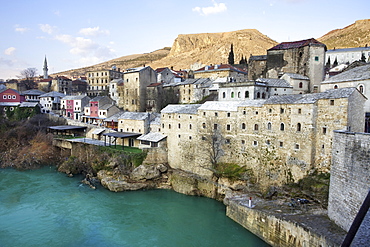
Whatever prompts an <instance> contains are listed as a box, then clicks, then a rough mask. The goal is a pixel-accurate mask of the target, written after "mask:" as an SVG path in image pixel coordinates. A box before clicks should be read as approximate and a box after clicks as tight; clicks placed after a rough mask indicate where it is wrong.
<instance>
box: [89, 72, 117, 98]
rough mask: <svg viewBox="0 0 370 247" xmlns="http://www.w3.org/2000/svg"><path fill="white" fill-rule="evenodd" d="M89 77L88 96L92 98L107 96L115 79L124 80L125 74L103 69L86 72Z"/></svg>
mask: <svg viewBox="0 0 370 247" xmlns="http://www.w3.org/2000/svg"><path fill="white" fill-rule="evenodd" d="M86 77H87V83H88V88H87V95H88V96H90V97H94V96H99V95H100V96H102V95H107V94H108V91H109V82H110V81H112V80H114V79H122V78H123V73H122V72H121V71H120V69H116V68H115V67H113V68H112V69H102V70H94V71H88V72H86Z"/></svg>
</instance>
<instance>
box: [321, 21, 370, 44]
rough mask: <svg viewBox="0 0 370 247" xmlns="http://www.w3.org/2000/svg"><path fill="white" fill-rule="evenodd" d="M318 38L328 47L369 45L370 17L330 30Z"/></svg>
mask: <svg viewBox="0 0 370 247" xmlns="http://www.w3.org/2000/svg"><path fill="white" fill-rule="evenodd" d="M318 40H319V41H320V42H322V43H324V44H326V46H327V47H328V49H334V48H337V49H341V48H352V47H364V46H369V45H370V19H365V20H358V21H356V22H355V23H353V24H351V25H349V26H347V27H345V28H342V29H336V30H333V31H330V32H329V33H327V34H325V35H324V36H322V37H321V38H319V39H318Z"/></svg>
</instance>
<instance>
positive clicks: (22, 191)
mask: <svg viewBox="0 0 370 247" xmlns="http://www.w3.org/2000/svg"><path fill="white" fill-rule="evenodd" d="M80 180H81V177H74V178H69V177H67V176H66V175H65V174H62V173H58V172H56V171H55V168H51V167H46V168H42V169H39V170H33V171H21V172H20V171H15V170H12V169H0V247H13V246H16V247H17V246H21V247H26V246H52V247H54V246H67V247H69V246H72V247H74V246H76V247H77V246H78V247H80V246H99V247H104V246H107V247H111V246H112V247H113V246H212V247H213V246H235V247H237V246H258V247H259V246H268V245H267V244H266V243H264V242H263V241H262V240H260V239H259V238H258V237H256V236H254V235H253V234H251V233H250V232H248V231H247V230H245V229H244V228H243V227H241V226H240V225H238V224H237V223H235V222H234V221H232V220H231V219H229V218H228V217H227V216H226V215H225V206H224V205H223V204H222V203H220V202H217V201H215V200H212V199H208V198H202V197H193V196H186V195H182V194H179V193H176V192H174V191H169V190H150V191H135V192H120V193H114V192H110V191H108V190H106V189H104V188H102V187H100V188H98V189H97V190H92V189H90V188H89V187H88V186H86V185H83V184H81V183H80Z"/></svg>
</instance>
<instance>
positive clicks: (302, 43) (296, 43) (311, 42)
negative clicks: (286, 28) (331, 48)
mask: <svg viewBox="0 0 370 247" xmlns="http://www.w3.org/2000/svg"><path fill="white" fill-rule="evenodd" d="M308 45H322V46H325V45H324V44H323V43H321V42H319V41H317V40H316V39H314V38H312V39H305V40H299V41H293V42H283V43H280V44H278V45H276V46H274V47H272V48H270V49H268V51H270V50H287V49H294V48H300V47H304V46H308Z"/></svg>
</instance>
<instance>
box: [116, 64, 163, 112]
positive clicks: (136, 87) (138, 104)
mask: <svg viewBox="0 0 370 247" xmlns="http://www.w3.org/2000/svg"><path fill="white" fill-rule="evenodd" d="M156 82H157V75H156V72H155V71H154V70H153V69H152V68H151V67H149V66H147V67H140V68H132V69H127V70H126V71H125V73H124V82H123V89H122V90H121V92H122V91H123V95H122V93H121V96H120V97H122V98H123V100H120V101H119V107H120V108H123V109H124V110H126V111H132V112H135V111H136V112H142V111H145V108H146V90H147V86H149V85H150V84H152V83H156Z"/></svg>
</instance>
